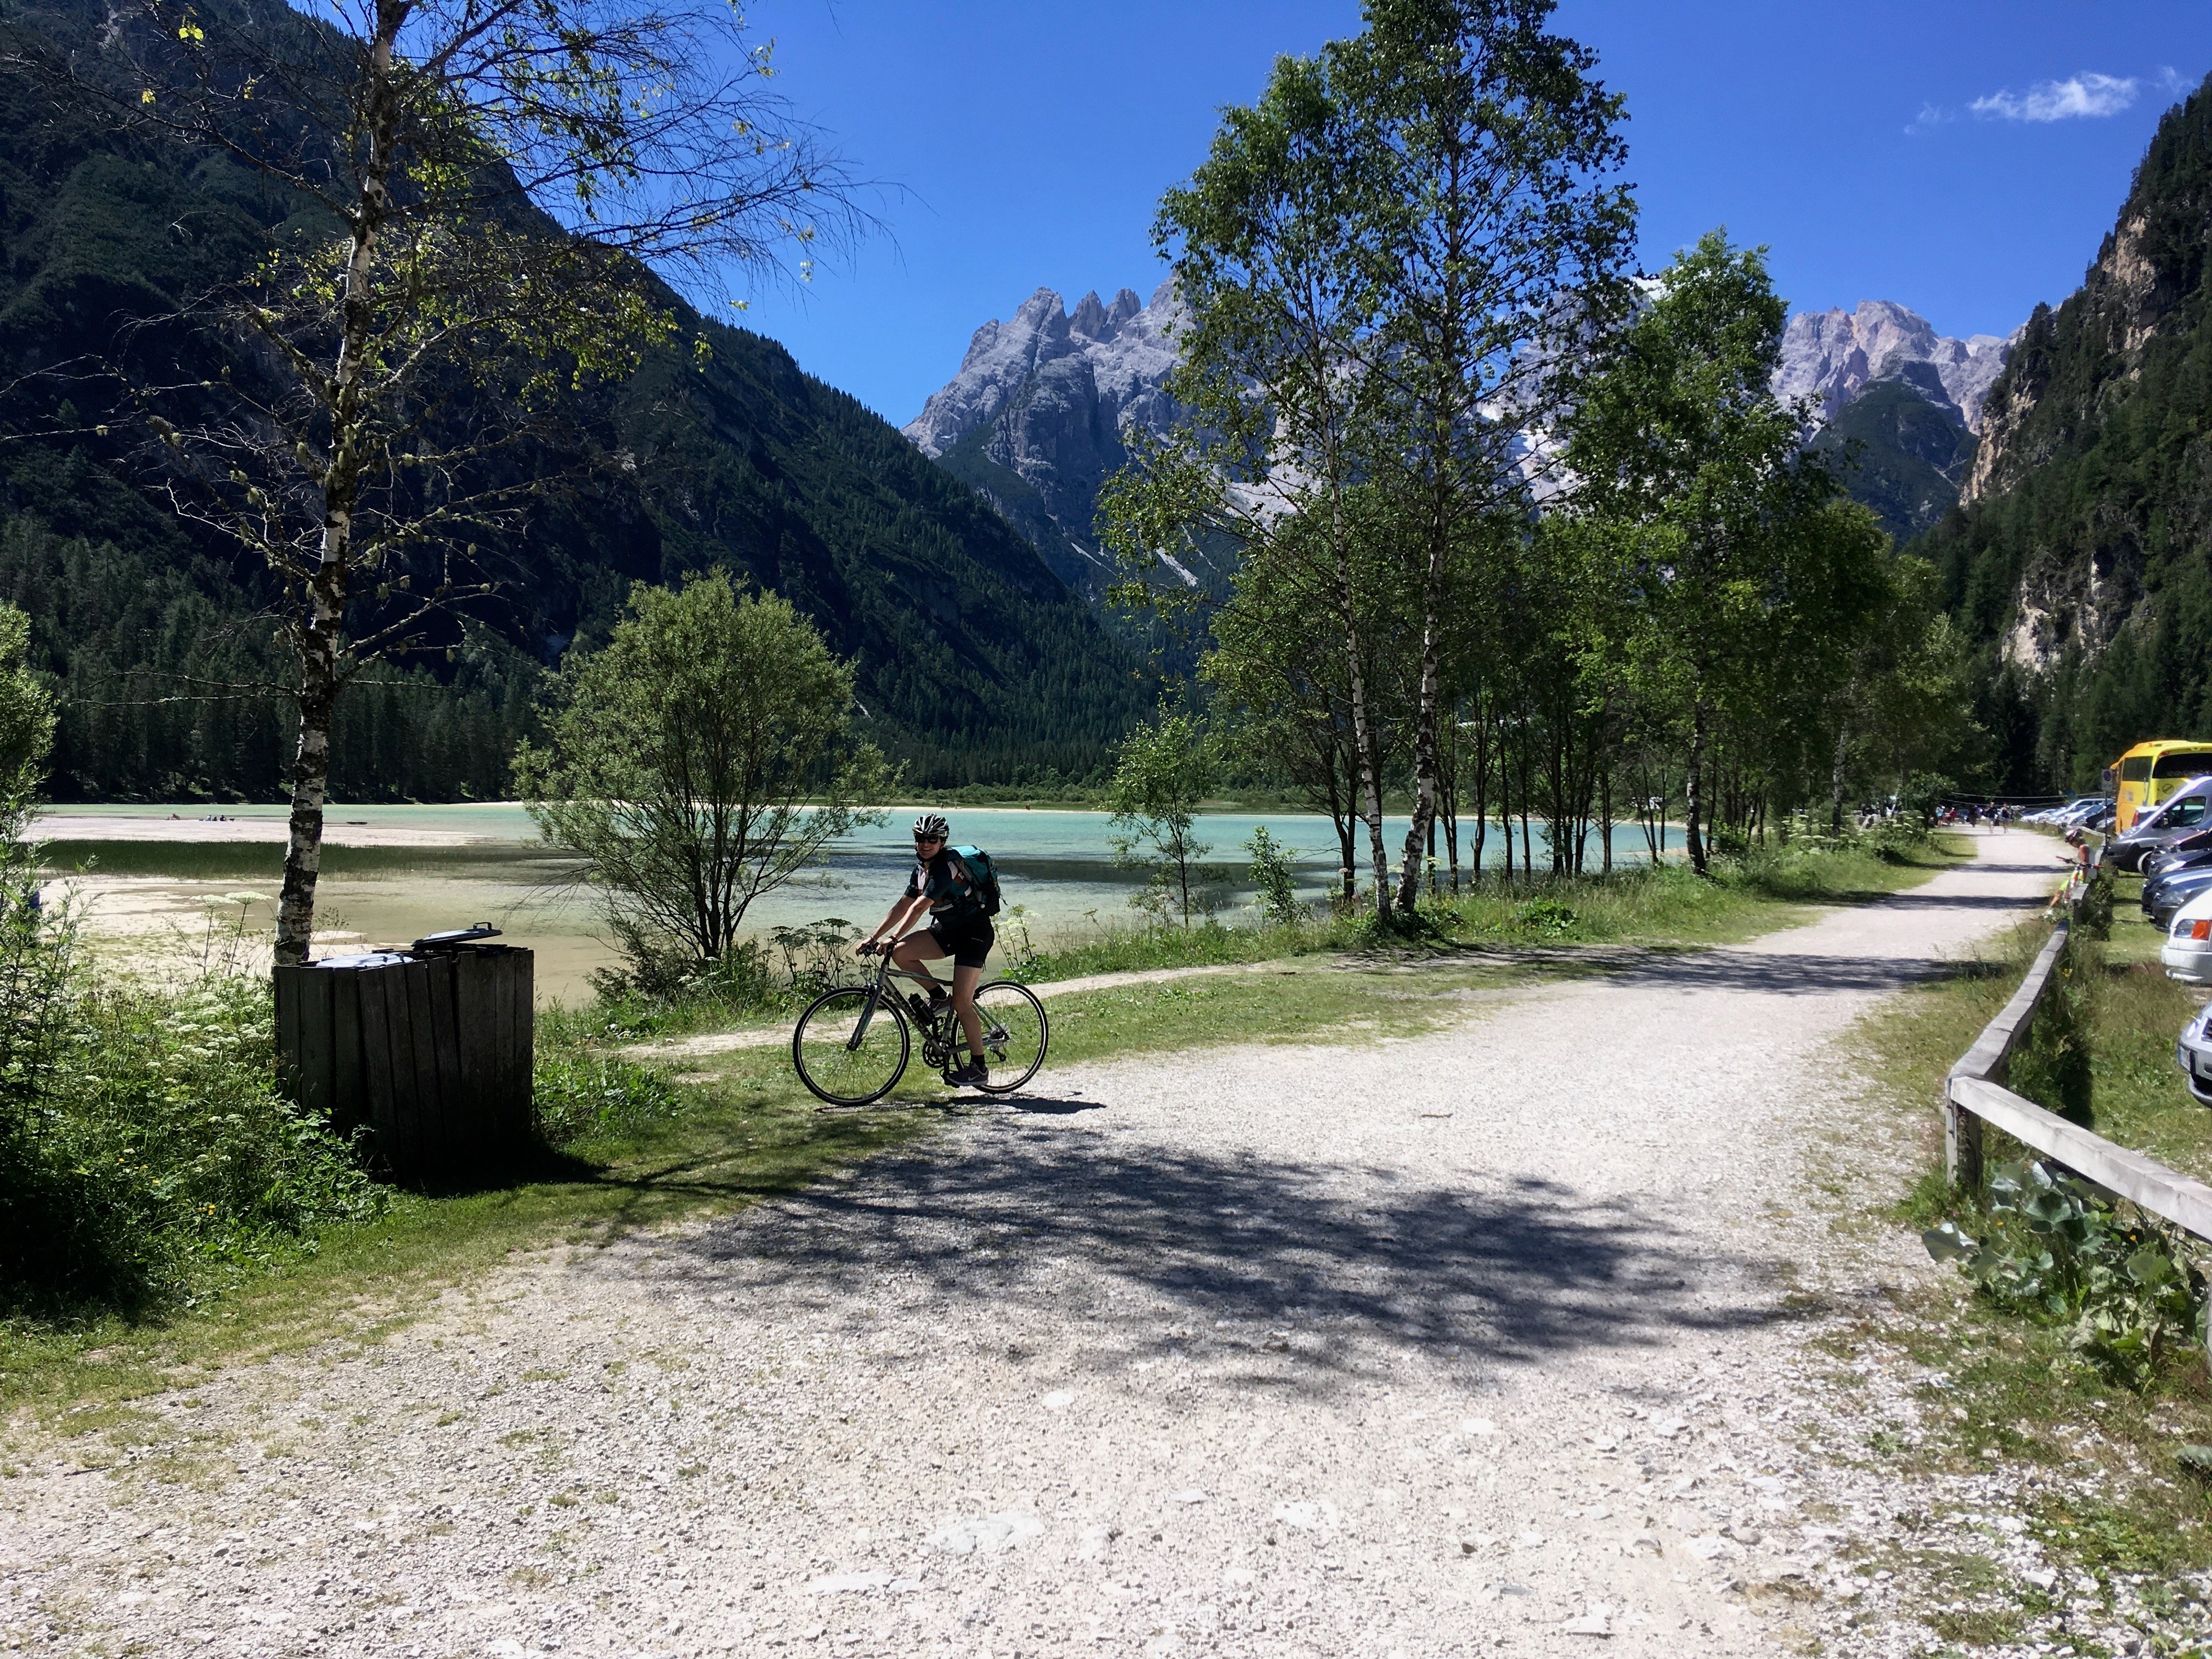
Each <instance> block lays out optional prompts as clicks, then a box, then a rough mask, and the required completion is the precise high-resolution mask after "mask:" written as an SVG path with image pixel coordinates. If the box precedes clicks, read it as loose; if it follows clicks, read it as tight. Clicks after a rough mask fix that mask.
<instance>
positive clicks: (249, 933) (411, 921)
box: [43, 802, 1680, 1001]
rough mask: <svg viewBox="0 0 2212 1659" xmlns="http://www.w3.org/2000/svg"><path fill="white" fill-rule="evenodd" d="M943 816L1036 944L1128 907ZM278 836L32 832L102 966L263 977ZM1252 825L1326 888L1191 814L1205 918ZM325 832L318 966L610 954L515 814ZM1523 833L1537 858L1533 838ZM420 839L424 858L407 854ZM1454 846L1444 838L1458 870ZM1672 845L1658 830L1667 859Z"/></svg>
mask: <svg viewBox="0 0 2212 1659" xmlns="http://www.w3.org/2000/svg"><path fill="white" fill-rule="evenodd" d="M915 810H916V809H915V808H913V807H903V808H901V809H899V810H898V811H895V812H894V813H893V814H892V815H891V817H890V819H889V820H888V821H887V822H885V823H882V824H879V825H875V826H872V827H869V828H865V829H860V830H858V831H856V832H854V834H853V835H851V836H847V837H846V838H844V839H843V840H842V841H840V842H836V843H834V844H833V845H832V847H831V848H829V854H828V856H827V858H826V859H825V860H823V866H822V867H821V868H819V869H818V870H816V871H813V872H809V873H808V874H807V875H806V876H805V877H804V878H801V879H799V880H798V881H796V882H793V883H792V884H790V885H788V886H787V887H785V888H783V889H781V890H778V891H777V892H775V893H773V894H770V895H769V896H766V897H764V898H763V899H762V900H760V901H759V902H757V903H756V904H755V905H754V906H753V908H752V909H751V910H750V912H749V913H748V914H747V916H746V922H747V926H748V927H749V928H750V929H751V930H752V931H754V932H755V933H757V934H758V935H761V936H763V937H765V936H766V935H767V934H768V933H769V932H770V931H771V930H772V929H775V928H778V927H800V926H803V925H805V924H808V923H811V922H815V921H821V920H823V919H824V918H827V917H833V916H834V917H841V918H842V919H843V920H845V921H848V922H849V923H851V924H854V926H855V927H860V928H871V927H874V926H875V924H876V923H877V921H879V920H880V919H881V918H882V916H883V915H884V911H885V910H886V909H887V908H889V906H890V902H891V901H892V900H893V899H894V898H895V897H896V896H897V895H898V893H899V892H900V890H902V887H903V885H904V884H905V879H906V873H907V870H908V866H909V864H910V862H911V860H912V848H911V841H910V838H909V835H908V823H909V822H910V820H911V818H912V817H913V815H914V812H915ZM948 816H949V817H951V823H952V834H953V839H954V840H955V841H956V842H972V843H973V844H975V845H977V846H980V847H984V848H988V849H989V850H990V853H991V854H992V856H993V858H994V860H995V862H996V863H997V864H998V866H999V869H1000V875H1001V878H1002V884H1003V887H1004V890H1005V897H1006V904H1007V906H1008V907H1009V908H1011V907H1012V906H1015V905H1020V906H1021V907H1022V908H1023V911H1024V915H1023V916H1022V917H1021V918H1020V919H1019V923H1018V925H1022V926H1025V927H1027V928H1028V929H1029V931H1030V936H1031V938H1032V939H1034V940H1035V941H1036V942H1037V943H1039V944H1043V943H1047V942H1059V941H1066V940H1069V939H1076V938H1080V937H1082V936H1083V935H1085V934H1087V933H1094V932H1096V931H1097V930H1098V929H1099V928H1101V927H1107V926H1125V925H1127V923H1129V922H1130V921H1132V920H1133V917H1134V915H1135V914H1136V913H1135V912H1134V911H1133V909H1132V908H1131V906H1130V902H1129V901H1130V900H1131V898H1132V897H1133V896H1136V895H1137V894H1139V892H1141V891H1142V890H1143V887H1144V884H1145V878H1144V876H1143V874H1142V872H1138V871H1134V870H1129V869H1125V868H1121V867H1119V866H1116V865H1115V863H1114V860H1113V854H1112V848H1111V844H1110V841H1109V834H1110V832H1109V827H1108V824H1107V819H1106V815H1105V814H1104V813H1103V812H1083V811H1057V810H1043V809H1037V810H1026V809H1022V808H963V809H960V810H957V811H953V812H951V813H950V814H948ZM284 821H285V811H284V809H283V807H280V806H243V807H234V808H225V809H222V813H221V816H220V817H211V816H210V809H209V808H207V807H206V806H204V805H130V806H112V807H110V806H67V807H58V808H55V809H54V810H53V811H52V813H50V814H49V815H48V819H47V821H46V825H45V828H44V831H43V833H46V834H47V835H50V836H53V837H54V839H53V840H52V842H50V843H49V845H50V854H49V863H50V865H51V866H52V868H53V869H54V870H55V871H56V872H58V879H59V880H60V881H61V882H63V883H65V884H73V885H74V886H75V887H76V890H77V892H78V894H79V902H80V903H81V904H82V906H83V908H84V911H85V915H86V921H87V931H88V935H89V937H90V938H91V939H92V940H93V942H94V945H95V948H97V949H99V950H100V951H101V952H102V953H103V954H105V955H106V956H108V957H111V958H112V959H114V960H116V961H118V963H127V964H130V965H134V966H139V967H143V968H145V969H148V970H149V971H161V970H162V969H163V967H164V964H167V966H169V967H172V968H173V966H175V965H176V964H178V963H185V964H190V963H196V962H198V961H202V960H205V959H207V958H208V957H210V955H211V954H216V953H221V952H222V951H226V950H231V949H235V951H237V953H238V954H240V956H242V957H243V958H244V959H245V960H246V962H247V963H249V965H254V966H258V965H259V964H261V963H265V961H266V959H267V951H266V945H265V938H266V934H267V932H268V929H269V927H270V923H271V919H272V917H273V915H274V912H275V905H276V889H277V884H278V879H279V877H280V875H281V872H282V867H283V825H284ZM1263 824H1264V825H1265V826H1266V827H1267V830H1268V832H1269V833H1270V834H1271V835H1272V836H1274V837H1275V838H1276V840H1277V841H1279V842H1281V843H1282V844H1283V845H1284V846H1285V848H1288V849H1289V850H1290V852H1291V855H1292V857H1293V858H1294V859H1295V860H1296V861H1297V869H1298V872H1299V878H1300V887H1301V890H1302V891H1303V892H1304V893H1305V895H1306V896H1309V897H1311V898H1321V897H1322V896H1325V895H1326V894H1327V893H1328V892H1329V891H1331V890H1333V889H1334V885H1335V883H1336V880H1337V875H1336V872H1337V866H1338V860H1339V857H1340V854H1339V852H1338V847H1337V842H1336V836H1335V832H1334V829H1332V828H1331V827H1330V824H1329V822H1328V819H1327V818H1325V817H1319V816H1316V815H1313V814H1308V813H1297V812H1262V813H1250V814H1245V813H1208V814H1206V815H1204V816H1203V817H1200V820H1199V824H1198V833H1199V836H1200V839H1201V840H1202V841H1204V842H1206V843H1208V844H1209V845H1210V847H1211V848H1212V851H1211V853H1210V854H1209V855H1208V858H1207V862H1208V864H1209V866H1211V868H1210V869H1209V872H1208V873H1209V877H1210V878H1211V884H1210V896H1211V897H1212V900H1213V901H1214V902H1216V904H1217V906H1218V909H1219V910H1220V911H1221V912H1222V913H1223V914H1227V913H1230V912H1232V911H1235V910H1237V909H1238V908H1243V907H1245V906H1249V902H1250V900H1251V891H1250V888H1249V882H1248V880H1247V878H1246V877H1245V873H1244V865H1245V863H1246V860H1247V858H1248V854H1246V853H1245V851H1244V846H1243V844H1244V842H1245V841H1246V840H1247V839H1248V838H1249V836H1250V835H1251V833H1252V831H1253V829H1255V828H1256V827H1258V826H1260V825H1263ZM1386 830H1387V832H1388V836H1389V847H1390V849H1391V853H1392V855H1393V857H1394V858H1395V855H1396V854H1397V852H1398V850H1399V849H1400V848H1401V847H1402V845H1403V843H1404V838H1405V834H1406V822H1405V820H1404V819H1402V818H1401V819H1396V820H1392V821H1389V823H1386ZM326 834H327V836H328V840H327V841H326V842H325V848H324V853H323V873H322V878H321V880H320V882H319V886H318V890H317V923H318V926H317V936H318V945H317V950H318V953H319V954H334V953H337V952H338V951H347V950H359V949H363V948H367V947H369V946H373V945H396V944H404V943H406V942H408V941H410V940H412V939H416V938H419V937H421V936H422V934H424V933H434V932H437V931H440V930H441V929H445V928H450V927H464V926H466V925H468V924H470V923H471V922H478V921H489V922H490V923H491V924H492V925H493V926H495V927H499V928H500V929H501V930H502V932H503V933H504V935H505V936H506V937H507V939H510V940H512V941H513V943H515V944H518V945H528V946H530V947H531V948H532V949H533V950H534V951H536V952H537V953H538V963H537V966H538V994H539V996H540V998H541V1000H550V999H558V1000H567V1001H574V1000H580V998H581V997H582V996H583V995H584V994H586V991H587V987H588V982H589V977H590V975H591V973H592V970H593V969H596V968H599V967H604V966H606V965H609V964H611V963H613V962H614V961H615V959H616V957H615V952H614V951H613V950H612V948H611V946H610V945H609V944H608V942H607V940H606V939H605V935H604V933H603V930H602V929H601V928H600V927H599V922H598V915H597V911H596V908H595V905H594V902H593V898H592V895H591V893H590V892H589V891H588V890H586V889H584V888H581V887H580V886H579V885H578V884H576V882H575V880H574V876H575V869H576V866H574V864H573V863H572V862H570V861H569V860H566V859H563V858H562V856H561V855H559V854H557V853H555V852H554V851H553V850H552V849H550V848H546V847H544V846H543V845H542V844H540V843H538V842H537V841H536V832H535V829H534V827H533V826H532V823H531V822H530V819H529V817H528V815H527V814H526V812H525V811H523V809H522V808H521V807H520V806H519V805H513V804H512V803H503V802H495V803H483V804H465V805H441V806H337V807H332V808H331V811H330V812H329V814H328V817H327V821H326ZM1536 837H1537V839H1536V846H1537V854H1538V857H1539V858H1540V859H1541V858H1543V857H1544V856H1546V854H1545V852H1544V850H1543V839H1542V831H1541V827H1539V828H1538V829H1537V830H1536ZM362 842H368V843H371V844H366V845H364V844H359V843H362ZM418 842H434V843H435V844H428V845H424V844H411V843H418ZM1464 844H1465V837H1464V836H1463V837H1462V856H1464ZM1668 846H1669V847H1670V848H1675V847H1679V846H1680V830H1679V829H1675V830H1674V832H1673V833H1671V834H1670V835H1669V836H1668ZM1613 848H1614V854H1613V855H1614V858H1615V860H1617V861H1628V862H1635V861H1640V860H1642V859H1644V857H1646V856H1647V853H1646V850H1645V842H1644V835H1643V832H1642V831H1641V830H1640V829H1638V828H1636V827H1635V826H1633V825H1628V826H1624V827H1621V828H1618V829H1616V830H1615V832H1614V836H1613ZM1592 850H1593V851H1595V848H1593V849H1592ZM1486 851H1487V854H1488V856H1487V857H1486V864H1489V865H1492V866H1495V865H1496V863H1497V862H1498V860H1499V859H1500V857H1501V856H1502V854H1500V853H1499V851H1498V838H1497V836H1496V833H1495V830H1494V829H1493V831H1492V836H1491V838H1490V842H1489V846H1488V848H1487V849H1486ZM64 872H66V873H64ZM1014 925H1017V923H1016V921H1015V919H1014V918H1012V917H1011V916H1010V915H1004V914H1002V915H1001V916H1000V932H1001V934H1002V936H1003V935H1004V933H1006V929H1007V928H1008V927H1012V926H1014Z"/></svg>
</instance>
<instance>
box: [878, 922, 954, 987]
mask: <svg viewBox="0 0 2212 1659" xmlns="http://www.w3.org/2000/svg"><path fill="white" fill-rule="evenodd" d="M948 954H950V953H949V952H947V951H945V950H944V949H942V948H941V947H940V946H939V945H938V943H937V941H936V940H935V939H932V938H931V937H930V936H929V935H928V934H927V933H909V934H908V936H907V937H906V938H904V939H901V940H900V941H899V942H898V943H897V944H896V945H894V946H892V948H891V960H892V961H893V962H895V963H897V964H898V965H899V966H900V967H902V968H903V969H906V970H907V972H908V973H909V974H920V975H921V976H922V977H923V978H924V979H926V980H927V981H929V987H930V994H931V995H933V996H934V995H935V994H938V993H939V992H940V991H942V990H943V989H944V988H945V987H944V985H943V983H942V982H941V981H939V980H938V979H937V977H936V976H935V975H933V974H932V973H931V972H930V971H929V969H927V968H925V967H923V966H922V964H923V963H926V962H930V961H933V960H937V959H940V958H942V957H945V956H946V955H948ZM954 977H955V979H956V981H957V977H958V970H957V969H956V970H955V973H954ZM969 983H971V984H972V983H974V981H972V980H971V981H969Z"/></svg>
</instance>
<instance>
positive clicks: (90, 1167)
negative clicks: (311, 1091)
mask: <svg viewBox="0 0 2212 1659" xmlns="http://www.w3.org/2000/svg"><path fill="white" fill-rule="evenodd" d="M63 1006H64V1010H65V1014H66V1020H65V1023H64V1028H63V1029H62V1030H60V1032H59V1033H58V1037H57V1040H56V1042H55V1045H54V1048H53V1050H52V1054H51V1056H50V1060H49V1063H48V1065H47V1066H46V1069H45V1073H44V1076H43V1077H42V1079H41V1081H40V1086H39V1088H38V1090H37V1091H36V1093H35V1095H34V1096H32V1097H28V1098H24V1097H18V1098H17V1099H16V1100H15V1102H13V1103H12V1109H10V1111H9V1113H8V1114H7V1117H6V1121H5V1123H4V1125H0V1279H4V1281H5V1283H6V1285H7V1290H6V1293H5V1295H6V1300H7V1301H8V1303H9V1304H10V1305H11V1306H12V1307H14V1308H15V1309H16V1310H24V1309H33V1310H35V1309H40V1308H45V1309H48V1310H52V1309H54V1308H57V1307H61V1306H66V1305H69V1304H81V1303H85V1302H100V1303H110V1304H118V1305H123V1306H133V1305H138V1304H145V1303H148V1302H150V1301H155V1300H158V1299H161V1298H162V1297H166V1296H168V1295H171V1294H174V1293H181V1292H183V1291H186V1290H188V1289H189V1288H191V1286H193V1285H195V1284H197V1283H198V1282H199V1281H201V1280H202V1279H205V1278H206V1277H207V1276H208V1275H209V1273H210V1272H211V1271H214V1270H217V1269H222V1268H226V1267H227V1268H229V1269H232V1270H237V1269H242V1268H245V1267H260V1266H266V1265H268V1264H270V1263H271V1262H273V1261H278V1260H281V1259H283V1258H284V1257H286V1256H288V1255H298V1254H302V1253H306V1252H309V1251H312V1250H313V1248H314V1238H315V1235H316V1234H317V1233H318V1232H319V1231H321V1230H322V1229H324V1228H325V1227H327V1226H330V1225H335V1224H338V1223H342V1222H347V1221H356V1220H362V1219H367V1218H370V1217H372V1216H374V1215H375V1214H377V1213H379V1212H380V1211H381V1209H382V1208H383V1206H384V1204H385V1202H386V1194H385V1192H384V1189H383V1188H380V1187H379V1186H377V1185H376V1183H375V1182H372V1181H371V1180H370V1179H369V1178H368V1175H367V1174H366V1173H365V1172H364V1170H362V1167H361V1165H360V1164H359V1162H358V1161H357V1160H356V1158H355V1157H354V1155H353V1149H352V1148H351V1147H349V1146H348V1145H347V1144H346V1143H344V1142H343V1141H342V1140H340V1139H338V1138H337V1136H335V1135H333V1134H332V1133H331V1132H330V1130H329V1129H328V1128H327V1127H326V1126H325V1124H324V1123H323V1122H322V1121H320V1120H319V1119H318V1118H315V1117H313V1115H310V1114H307V1113H306V1112H303V1111H301V1109H299V1108H298V1107H296V1106H295V1105H294V1104H293V1103H291V1102H289V1101H288V1100H287V1099H285V1098H284V1097H283V1095H282V1094H281V1093H280V1092H278V1090H277V1087H276V1045H275V1041H274V1036H273V1032H272V1030H271V1011H270V1001H269V994H268V988H267V987H266V986H265V985H264V984H262V983H261V982H260V981H258V980H247V979H243V978H230V977H223V978H216V979H210V980H207V981H203V982H201V983H200V984H197V985H196V986H193V987H190V988H189V989H187V990H185V991H184V992H183V993H180V994H171V993H162V992H155V991H148V990H120V991H115V990H110V991H101V992H93V991H85V990H81V989H71V990H70V991H68V992H67V993H66V994H65V996H64V1001H63Z"/></svg>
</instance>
